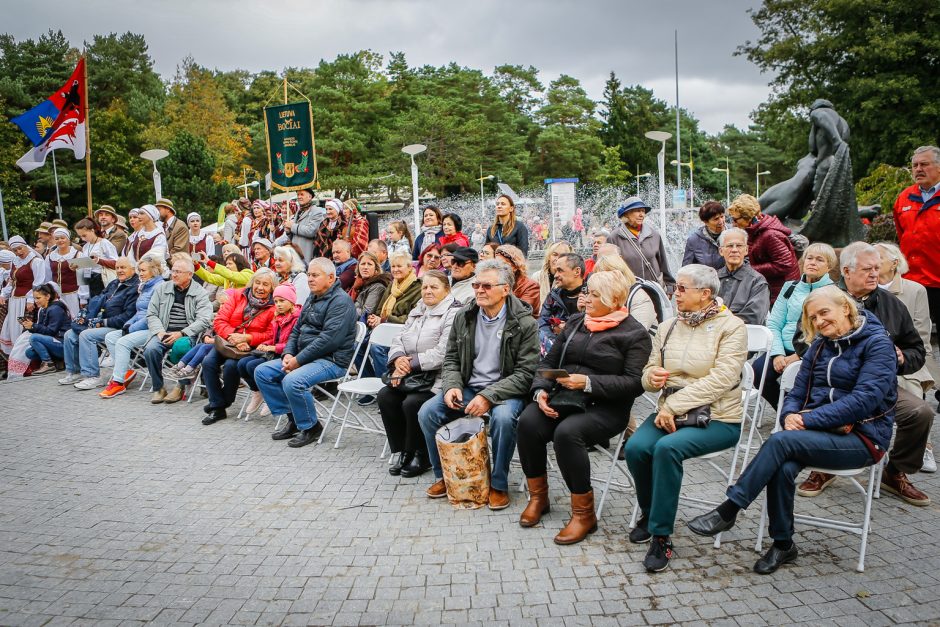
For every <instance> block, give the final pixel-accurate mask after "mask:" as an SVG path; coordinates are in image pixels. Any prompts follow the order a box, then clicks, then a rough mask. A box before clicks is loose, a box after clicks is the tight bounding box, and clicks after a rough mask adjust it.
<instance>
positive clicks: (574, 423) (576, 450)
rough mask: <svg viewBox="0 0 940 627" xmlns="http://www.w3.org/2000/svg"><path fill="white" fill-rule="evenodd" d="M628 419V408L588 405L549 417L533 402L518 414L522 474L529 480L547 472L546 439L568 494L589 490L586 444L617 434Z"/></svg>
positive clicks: (588, 462)
mask: <svg viewBox="0 0 940 627" xmlns="http://www.w3.org/2000/svg"><path fill="white" fill-rule="evenodd" d="M628 422H630V407H623V406H621V407H617V408H607V407H597V406H595V407H591V408H590V410H589V411H588V412H586V413H583V414H571V415H570V416H567V417H566V418H561V419H556V418H549V417H548V416H546V415H545V414H543V413H542V410H541V409H539V405H538V403H536V402H534V401H533V402H531V403H529V404H528V405H527V406H526V408H525V409H524V410H522V413H521V414H520V415H519V425H518V426H517V427H516V446H518V447H519V461H521V462H522V471H523V472H524V473H525V476H526V477H528V478H530V479H533V478H535V477H541V476H543V475H544V474H545V473H546V472H547V463H548V451H547V450H546V448H545V447H546V446H547V445H548V443H549V442H551V443H552V444H554V446H555V458H556V459H557V460H558V469H559V470H561V475H562V477H563V478H564V480H565V484H566V485H567V486H568V489H569V490H571V492H572V494H584V493H585V492H590V491H591V460H590V457H588V451H587V446H589V445H592V444H597V443H598V442H603V441H604V440H609V439H611V438H614V437H616V436H618V435H619V434H620V433H622V432H623V430H624V429H626V428H627V423H628Z"/></svg>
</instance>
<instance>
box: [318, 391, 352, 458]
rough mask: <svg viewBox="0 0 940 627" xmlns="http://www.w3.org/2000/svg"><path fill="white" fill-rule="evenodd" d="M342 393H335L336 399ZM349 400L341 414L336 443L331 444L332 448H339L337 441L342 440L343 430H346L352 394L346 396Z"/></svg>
mask: <svg viewBox="0 0 940 627" xmlns="http://www.w3.org/2000/svg"><path fill="white" fill-rule="evenodd" d="M340 394H342V392H337V394H336V396H337V398H338V397H339V395H340ZM347 396H348V397H349V399H348V400H347V402H346V411H345V412H343V421H342V422H341V423H340V424H339V434H338V435H337V436H336V442H334V443H333V448H339V441H340V440H342V439H343V430H344V429H345V428H346V421H347V420H348V419H349V410H350V407H351V406H352V402H353V400H352V394H347ZM324 431H325V430H324Z"/></svg>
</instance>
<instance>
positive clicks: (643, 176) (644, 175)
mask: <svg viewBox="0 0 940 627" xmlns="http://www.w3.org/2000/svg"><path fill="white" fill-rule="evenodd" d="M639 171H640V164H639V163H638V164H636V170H635V172H639ZM650 176H653V175H652V174H650V173H649V172H645V173H644V174H637V175H636V193H637V196H639V195H640V179H645V178H647V177H650Z"/></svg>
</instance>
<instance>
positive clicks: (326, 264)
mask: <svg viewBox="0 0 940 627" xmlns="http://www.w3.org/2000/svg"><path fill="white" fill-rule="evenodd" d="M310 267H311V268H319V269H320V271H321V272H323V274H328V275H330V276H336V264H335V263H333V262H332V261H330V260H329V259H327V258H326V257H317V258H316V259H313V260H311V261H310Z"/></svg>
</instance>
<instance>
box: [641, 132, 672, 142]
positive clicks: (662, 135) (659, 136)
mask: <svg viewBox="0 0 940 627" xmlns="http://www.w3.org/2000/svg"><path fill="white" fill-rule="evenodd" d="M644 135H645V137H646V138H647V139H652V140H653V141H657V142H664V141H666V140H668V139H672V133H667V132H666V131H647V132H646V133H645V134H644Z"/></svg>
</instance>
